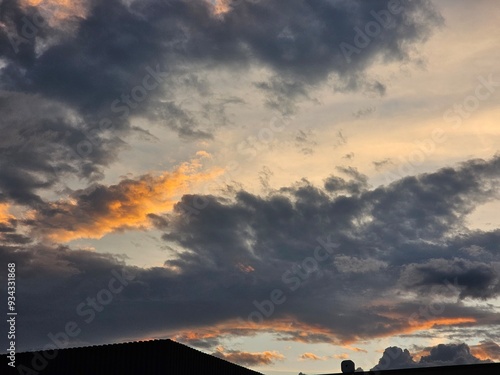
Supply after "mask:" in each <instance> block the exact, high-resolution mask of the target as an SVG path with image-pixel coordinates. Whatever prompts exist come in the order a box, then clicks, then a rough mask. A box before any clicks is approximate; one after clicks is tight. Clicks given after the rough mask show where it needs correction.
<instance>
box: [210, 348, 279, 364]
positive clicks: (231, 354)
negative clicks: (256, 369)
mask: <svg viewBox="0 0 500 375" xmlns="http://www.w3.org/2000/svg"><path fill="white" fill-rule="evenodd" d="M213 355H214V356H216V357H219V358H222V359H225V360H226V361H229V362H234V363H238V364H240V365H245V366H258V365H270V364H272V363H273V362H275V361H282V360H284V359H285V356H284V355H283V354H281V353H279V352H277V351H264V352H255V353H252V352H243V351H239V350H225V349H224V348H223V347H222V346H219V347H217V350H216V351H215V352H214V353H213Z"/></svg>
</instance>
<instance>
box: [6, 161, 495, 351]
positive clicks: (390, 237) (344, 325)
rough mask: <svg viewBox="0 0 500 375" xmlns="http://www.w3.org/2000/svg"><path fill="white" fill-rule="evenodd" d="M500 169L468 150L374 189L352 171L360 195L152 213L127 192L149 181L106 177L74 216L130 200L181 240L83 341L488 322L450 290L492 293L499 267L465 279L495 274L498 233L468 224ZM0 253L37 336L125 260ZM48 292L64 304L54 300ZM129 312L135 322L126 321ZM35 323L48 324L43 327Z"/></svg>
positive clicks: (340, 341) (223, 201)
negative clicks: (98, 193)
mask: <svg viewBox="0 0 500 375" xmlns="http://www.w3.org/2000/svg"><path fill="white" fill-rule="evenodd" d="M499 166H500V159H499V158H498V157H495V158H492V159H490V160H471V161H468V162H466V163H462V164H460V165H457V166H456V167H454V168H444V169H440V170H438V171H435V172H433V173H427V174H422V175H418V176H411V177H406V178H403V179H401V180H398V181H395V182H394V183H392V184H390V185H388V186H379V187H376V188H370V187H368V186H367V185H363V184H362V183H360V182H359V181H363V178H362V176H360V175H359V172H356V171H355V170H351V169H347V170H345V171H344V172H347V177H346V179H345V180H344V182H345V184H346V185H350V184H357V185H356V186H357V187H356V190H355V193H339V194H335V193H332V192H331V191H328V190H326V189H324V188H322V187H316V186H314V185H312V184H311V183H309V182H308V181H306V180H302V181H299V182H297V183H296V184H294V185H292V186H289V187H286V188H281V189H278V190H271V191H269V193H268V194H266V195H265V196H259V195H255V194H251V193H249V192H246V191H244V190H240V191H238V192H235V193H234V194H233V195H228V196H224V197H222V196H214V195H195V194H190V195H184V196H183V197H182V198H181V200H180V201H179V202H178V203H175V204H174V206H173V211H172V212H169V213H162V214H154V212H157V211H155V210H153V214H152V215H151V214H150V215H149V216H147V214H146V212H147V211H150V210H142V207H143V206H141V205H134V204H132V203H134V202H136V201H135V200H131V199H130V196H131V195H130V194H128V193H129V192H131V191H134V189H133V188H135V187H137V189H139V188H140V189H142V188H143V187H144V183H145V182H144V181H143V180H141V179H138V180H132V181H127V182H124V183H123V184H122V185H120V184H117V185H114V186H112V187H101V190H102V191H103V195H102V198H101V200H96V199H93V198H96V197H95V196H94V195H93V194H95V193H93V192H91V191H82V192H81V193H82V194H83V195H82V198H81V199H80V200H78V199H76V198H77V197H76V198H75V199H76V203H78V204H75V206H74V207H77V208H78V209H77V210H75V211H74V212H73V211H71V212H73V213H74V214H75V215H76V214H77V213H78V212H81V215H83V217H89V218H92V220H94V218H95V220H96V221H99V220H100V218H101V216H102V217H103V218H107V217H108V216H107V215H111V214H110V213H109V212H108V211H109V210H107V209H106V205H98V207H101V211H99V210H97V211H95V212H98V213H99V214H91V213H93V212H94V210H90V209H86V207H87V205H85V204H83V203H84V202H89V204H88V206H91V204H90V202H95V204H97V202H101V201H102V202H105V203H106V202H120V204H122V203H123V204H125V203H127V204H129V206H130V210H131V212H136V210H138V208H141V210H139V211H138V212H141V215H140V216H133V217H134V218H140V220H145V219H147V220H153V221H154V223H155V225H156V228H157V229H158V230H161V231H163V240H164V241H165V242H166V244H167V245H168V246H170V247H172V248H175V249H178V250H177V251H176V253H175V254H173V255H172V256H170V257H169V258H168V259H166V260H165V264H164V266H163V267H154V268H149V269H142V270H140V271H139V272H138V273H137V277H136V279H135V280H134V282H132V283H130V285H129V287H127V288H126V289H125V290H124V292H123V293H122V294H120V295H119V297H117V299H116V300H115V301H114V302H113V304H112V305H110V306H109V308H108V307H107V308H106V309H105V310H104V311H103V312H102V313H101V314H100V315H99V319H97V318H96V320H95V321H94V322H93V323H92V325H89V326H88V328H86V330H85V331H84V332H82V335H81V336H80V337H79V338H78V339H79V340H82V341H83V342H93V343H95V342H106V341H115V340H118V339H132V338H137V337H144V335H145V334H146V335H149V336H155V337H159V336H162V337H169V336H175V335H180V336H179V337H181V338H183V337H184V338H185V340H188V339H189V340H194V342H196V341H198V344H199V345H202V346H203V347H205V348H206V347H209V346H211V347H213V345H215V344H216V343H217V342H222V341H221V340H222V339H223V338H226V337H234V336H235V335H237V336H252V335H255V334H257V333H262V332H269V333H270V334H272V335H273V336H275V337H276V338H277V339H278V340H285V341H295V342H304V343H333V344H337V345H353V344H354V343H355V342H357V341H360V340H367V339H371V338H377V337H388V336H394V335H419V334H435V333H440V334H442V335H445V336H446V335H449V336H452V335H454V334H456V331H454V330H453V329H454V328H457V327H467V329H469V330H484V329H485V328H486V327H491V325H493V324H496V322H498V319H499V315H498V313H497V312H495V311H494V310H491V309H485V308H481V307H479V306H475V305H469V304H467V305H465V304H463V303H461V302H460V301H459V302H458V303H457V300H456V298H457V297H458V296H459V294H460V293H468V294H467V298H469V299H472V300H474V299H477V300H482V299H484V298H486V299H491V298H494V297H495V296H496V295H495V293H496V292H495V290H496V289H495V288H496V281H495V278H494V277H486V278H480V279H479V281H480V285H482V287H483V288H484V289H487V290H489V291H490V292H489V293H488V294H480V293H476V292H473V291H476V290H477V289H478V281H477V280H476V279H475V278H473V277H471V275H472V274H475V273H477V272H478V271H481V272H479V273H478V275H487V276H488V275H492V274H491V272H486V273H485V272H483V271H482V270H492V268H491V267H492V265H494V264H495V262H498V261H499V258H498V243H499V241H500V232H499V231H498V230H494V231H490V232H484V231H477V230H469V229H467V227H466V226H465V221H464V218H465V216H466V215H467V214H468V213H470V212H471V211H472V210H473V209H474V207H476V206H477V205H478V204H482V203H483V202H485V201H487V200H492V199H495V198H496V197H497V188H496V187H497V186H498V178H499V173H500V168H499ZM146 180H147V181H156V180H154V179H153V180H148V179H146ZM140 189H139V190H140ZM124 192H126V193H127V194H124ZM112 193H113V194H112ZM118 193H119V194H118ZM117 196H118V197H123V198H124V199H122V200H119V199H117V198H116V197H117ZM109 197H111V198H112V199H107V198H109ZM84 198H85V199H84ZM91 198H92V199H91ZM125 198H126V199H125ZM131 202H132V203H131ZM137 202H142V201H141V200H138V201H137ZM200 202H203V208H201V206H200V205H199V203H200ZM195 203H198V207H200V208H199V209H197V210H195V211H193V212H192V215H191V216H190V217H189V220H186V217H185V213H186V211H185V210H186V207H197V206H196V205H195ZM106 204H108V203H106ZM141 204H142V203H141ZM169 204H172V203H169ZM125 206H126V205H125ZM65 207H66V206H65ZM67 207H73V206H67ZM148 207H149V206H148ZM143 211H144V215H142V212H143ZM127 212H128V211H127ZM85 215H86V216H85ZM99 215H101V216H99ZM120 216H121V215H120ZM48 217H49V216H47V218H48ZM109 217H111V218H114V217H115V216H113V215H111V216H109ZM68 220H69V219H68ZM137 220H139V219H137ZM82 222H83V221H82V220H79V221H78V223H80V224H81V223H82ZM132 222H134V221H133V220H132ZM120 223H121V222H120ZM135 223H136V224H137V223H138V222H135ZM137 225H139V224H137ZM12 228H14V227H12ZM92 228H94V227H92ZM105 228H107V227H105ZM109 228H110V227H109ZM14 229H15V228H14ZM49 229H50V227H49V226H47V229H46V230H47V231H48V233H50V232H49ZM16 230H17V229H16ZM96 230H97V231H98V229H97V228H96ZM11 233H14V234H15V233H18V232H11ZM55 233H59V232H58V231H57V230H56V231H55ZM60 233H61V235H62V234H64V233H65V232H64V231H62V232H60ZM471 246H478V247H480V248H481V249H482V251H483V252H484V253H483V255H482V256H481V259H478V258H477V256H476V255H475V254H474V253H473V254H471V253H470V252H467V251H460V249H468V248H471ZM436 254H439V258H438V259H443V260H444V261H438V262H437V263H436V264H437V265H441V268H442V270H443V272H442V273H439V272H440V271H439V270H436V268H435V267H432V262H430V259H436ZM0 256H1V257H2V259H10V260H9V261H16V262H18V263H19V272H20V274H21V273H22V274H23V275H24V277H23V278H22V279H20V281H19V283H20V285H19V293H20V295H22V296H23V298H21V301H22V306H20V308H21V307H22V308H23V320H22V321H20V322H19V325H20V326H19V332H20V335H21V336H20V339H19V342H20V343H22V342H31V343H32V344H33V345H37V344H39V343H43V341H44V339H45V338H46V337H47V336H46V335H47V333H48V332H51V331H52V332H54V331H56V330H60V329H61V327H60V324H61V323H60V322H61V321H66V320H75V319H76V320H77V321H81V317H79V316H78V315H77V314H76V313H75V307H76V306H78V304H79V303H80V302H81V301H82V300H85V299H86V298H87V297H88V296H92V295H95V293H96V292H97V291H99V289H100V288H102V286H100V285H103V284H104V285H105V284H106V283H107V282H108V280H109V277H110V276H109V275H110V274H111V271H112V269H116V268H120V267H125V268H127V267H126V265H125V264H124V263H123V260H122V259H120V258H117V257H113V256H111V255H105V254H96V253H95V252H90V251H84V250H79V249H71V248H68V247H61V246H55V245H52V246H48V245H42V244H38V243H36V242H34V243H26V244H21V243H15V242H13V243H11V244H8V245H7V244H4V245H3V247H2V248H1V249H0ZM0 260H1V259H0ZM441 263H442V264H441ZM346 267H347V268H346ZM349 267H350V268H349ZM360 269H363V270H365V271H366V272H358V271H359V270H360ZM346 270H347V271H348V272H343V271H346ZM438 271H439V272H438ZM410 274H415V276H414V277H413V276H412V277H410ZM89 275H94V276H93V277H92V282H91V280H90V279H89V277H88V276H89ZM441 277H443V280H441ZM446 277H449V278H452V277H453V278H455V277H456V282H455V279H449V284H448V283H446V280H444V278H446ZM412 280H415V282H416V283H413V282H412ZM439 283H442V285H441V286H439V287H437V286H436V285H438V284H439ZM450 284H451V285H450ZM444 288H447V289H448V290H449V291H450V293H449V294H448V293H445V291H444ZM75 290H76V291H77V292H76V293H75ZM275 290H278V291H281V294H280V297H279V298H278V299H279V300H280V301H282V302H280V303H278V304H276V303H271V298H276V292H274V294H273V291H275ZM34 296H36V298H35V297H34ZM207 296H208V297H207ZM273 296H274V297H273ZM388 296H390V298H388ZM454 298H455V299H454ZM47 300H50V301H56V302H57V301H61V305H59V304H58V303H54V304H53V306H51V308H50V309H48V308H47V307H46V305H45V302H44V301H47ZM62 301H65V302H64V303H62ZM44 306H45V307H44ZM130 316H134V317H135V318H136V321H137V322H138V323H137V324H134V325H130V324H129V323H127V322H128V321H129V320H128V319H129V318H128V317H130ZM40 319H44V321H46V325H44V327H40V325H37V324H35V322H36V321H39V320H40ZM22 327H35V328H31V329H29V330H27V329H25V330H23V329H21V328H22ZM489 331H491V330H489ZM22 332H29V335H30V339H29V340H28V338H27V337H25V336H22V335H23V334H22ZM189 332H196V333H197V336H192V335H190V334H189ZM475 332H476V331H475ZM477 332H479V331H477ZM484 335H485V333H477V337H481V338H483V339H486V337H485V336H484ZM490 339H491V337H490Z"/></svg>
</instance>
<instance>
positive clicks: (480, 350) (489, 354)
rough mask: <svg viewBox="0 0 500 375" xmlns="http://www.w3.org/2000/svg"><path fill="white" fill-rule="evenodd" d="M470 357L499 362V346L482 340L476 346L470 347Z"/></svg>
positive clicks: (490, 341)
mask: <svg viewBox="0 0 500 375" xmlns="http://www.w3.org/2000/svg"><path fill="white" fill-rule="evenodd" d="M470 351H471V353H472V355H474V356H475V357H476V358H479V359H482V360H488V359H491V360H494V361H499V360H500V346H499V345H498V344H497V343H496V342H494V341H492V340H483V341H481V343H479V344H477V345H473V346H471V347H470Z"/></svg>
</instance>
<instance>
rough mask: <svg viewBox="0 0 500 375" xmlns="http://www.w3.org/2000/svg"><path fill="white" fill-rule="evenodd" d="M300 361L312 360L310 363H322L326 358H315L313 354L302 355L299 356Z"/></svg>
mask: <svg viewBox="0 0 500 375" xmlns="http://www.w3.org/2000/svg"><path fill="white" fill-rule="evenodd" d="M300 359H302V360H312V361H324V360H325V359H326V358H325V357H320V356H317V355H316V354H314V353H309V352H308V353H304V354H301V355H300Z"/></svg>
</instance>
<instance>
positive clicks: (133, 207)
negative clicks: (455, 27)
mask: <svg viewBox="0 0 500 375" xmlns="http://www.w3.org/2000/svg"><path fill="white" fill-rule="evenodd" d="M200 155H202V156H203V155H204V154H200ZM200 168H201V161H200V159H194V160H193V161H191V162H186V163H183V164H182V165H181V166H180V167H178V168H177V169H176V170H174V171H173V172H166V173H163V174H161V175H159V176H154V175H151V174H148V175H143V176H140V177H138V178H136V179H124V180H122V181H120V182H119V183H118V184H116V185H111V186H104V185H97V184H96V185H94V186H91V187H89V188H86V189H83V190H77V191H74V192H73V193H72V194H71V195H70V196H69V198H66V199H61V200H59V201H56V202H53V203H49V204H48V205H47V207H46V208H44V209H43V210H40V211H36V212H34V213H33V214H32V219H30V220H28V221H27V223H28V224H29V225H30V226H31V227H32V234H33V235H35V236H41V237H44V238H48V239H50V240H52V241H54V242H67V241H71V240H74V239H78V238H101V237H103V236H104V235H105V234H108V233H111V232H114V231H119V230H124V229H141V228H147V227H151V222H150V220H152V221H153V223H156V224H158V220H161V218H160V217H159V216H158V214H161V213H164V212H166V211H169V210H171V209H172V208H173V206H174V204H175V203H176V201H177V199H178V198H179V197H180V196H181V195H182V194H184V193H185V192H186V191H189V189H190V188H192V186H193V185H194V184H196V183H199V182H202V181H206V180H210V179H213V178H215V177H216V176H218V175H219V174H220V173H221V170H218V169H214V170H212V171H209V172H199V171H198V170H199V169H200Z"/></svg>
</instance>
